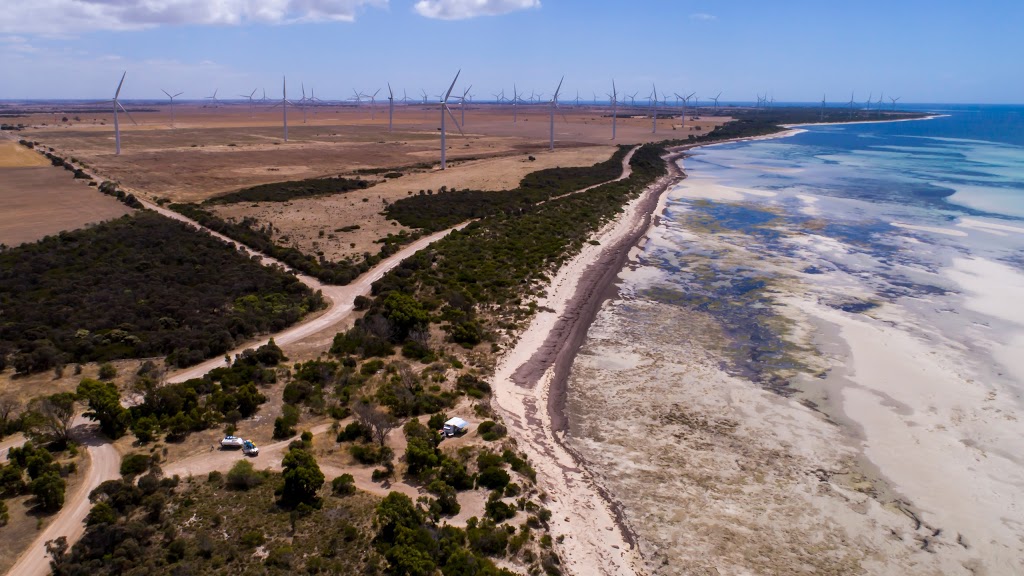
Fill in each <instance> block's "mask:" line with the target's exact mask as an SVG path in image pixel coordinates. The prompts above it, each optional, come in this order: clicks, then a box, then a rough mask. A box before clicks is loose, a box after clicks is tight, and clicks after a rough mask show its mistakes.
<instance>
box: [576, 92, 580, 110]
mask: <svg viewBox="0 0 1024 576" xmlns="http://www.w3.org/2000/svg"><path fill="white" fill-rule="evenodd" d="M576 107H577V108H579V107H580V91H579V90H577V91H576Z"/></svg>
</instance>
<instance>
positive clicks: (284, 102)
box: [271, 76, 295, 142]
mask: <svg viewBox="0 0 1024 576" xmlns="http://www.w3.org/2000/svg"><path fill="white" fill-rule="evenodd" d="M289 104H291V105H292V106H294V105H295V104H292V102H291V101H290V100H288V82H287V79H286V78H285V77H284V76H282V77H281V101H280V102H278V103H277V104H274V105H273V106H271V108H277V107H278V106H280V107H281V114H282V117H283V119H284V141H285V142H287V141H288V105H289Z"/></svg>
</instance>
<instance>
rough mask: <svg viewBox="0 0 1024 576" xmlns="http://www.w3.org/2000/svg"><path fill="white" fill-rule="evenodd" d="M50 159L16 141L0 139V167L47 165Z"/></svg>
mask: <svg viewBox="0 0 1024 576" xmlns="http://www.w3.org/2000/svg"><path fill="white" fill-rule="evenodd" d="M49 165H50V161H49V160H47V159H46V158H45V157H43V156H42V155H41V154H37V153H36V152H34V151H32V150H29V149H28V148H25V147H24V146H22V145H21V144H18V143H17V142H13V141H9V140H0V168H24V167H31V166H49Z"/></svg>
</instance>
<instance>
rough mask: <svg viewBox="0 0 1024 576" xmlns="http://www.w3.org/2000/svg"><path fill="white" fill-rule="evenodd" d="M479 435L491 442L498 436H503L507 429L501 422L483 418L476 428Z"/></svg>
mask: <svg viewBox="0 0 1024 576" xmlns="http://www.w3.org/2000/svg"><path fill="white" fill-rule="evenodd" d="M477 432H479V434H480V437H481V438H483V439H484V440H487V441H488V442H493V441H495V440H498V439H499V438H504V437H505V434H506V432H507V430H506V429H505V427H504V426H502V425H501V424H498V423H497V422H494V421H493V420H485V421H483V422H481V423H480V426H479V427H478V428H477Z"/></svg>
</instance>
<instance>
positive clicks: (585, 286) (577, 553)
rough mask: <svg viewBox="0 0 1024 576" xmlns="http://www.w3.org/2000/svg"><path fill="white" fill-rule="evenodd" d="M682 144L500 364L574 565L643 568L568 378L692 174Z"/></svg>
mask: <svg viewBox="0 0 1024 576" xmlns="http://www.w3.org/2000/svg"><path fill="white" fill-rule="evenodd" d="M684 151H685V148H683V147H678V148H673V149H672V150H670V151H669V153H668V154H666V155H664V156H663V157H662V158H663V159H664V161H665V162H666V165H667V170H668V173H667V174H666V175H664V176H662V177H661V178H659V179H658V180H657V181H655V182H654V183H653V184H651V185H650V186H648V187H647V189H646V190H644V192H643V193H642V194H641V195H640V196H639V197H638V198H636V199H634V200H632V201H630V202H629V203H628V204H627V205H626V207H625V212H624V214H622V215H621V216H620V217H619V218H617V219H616V220H614V221H612V222H609V223H608V224H606V225H605V227H604V228H602V229H601V230H600V231H599V232H598V233H597V236H596V237H597V238H598V241H599V242H600V244H599V245H597V246H594V245H587V246H585V247H584V248H583V250H582V251H581V252H580V253H579V254H577V255H576V256H575V257H574V258H572V259H571V260H570V261H569V262H568V263H566V264H565V265H563V266H562V268H561V269H560V270H559V272H558V274H557V275H556V276H555V278H553V279H552V282H551V284H550V286H549V289H548V292H547V295H546V296H545V297H543V298H542V299H541V301H540V302H538V304H539V305H540V306H541V312H539V313H538V314H537V315H536V316H535V317H534V319H533V320H532V321H531V323H530V325H529V327H528V328H527V329H526V330H525V331H523V332H522V333H521V334H520V335H519V337H518V339H517V340H515V341H514V345H513V346H511V347H510V348H509V349H507V350H506V353H505V354H504V355H502V357H501V358H500V359H499V362H498V364H497V366H496V368H495V374H494V380H495V393H494V397H493V401H494V403H495V407H496V408H497V410H498V411H499V413H500V414H501V415H502V416H503V418H504V419H505V421H506V424H507V425H508V426H509V430H510V433H511V434H512V436H513V437H514V438H515V439H516V440H517V443H518V445H519V449H521V450H524V451H525V452H527V454H528V455H529V457H530V461H531V463H532V464H533V465H534V467H535V468H536V470H537V473H538V476H539V477H540V478H542V479H543V486H544V489H545V490H547V491H548V494H550V495H551V496H552V498H551V499H550V500H549V502H548V503H549V505H550V508H551V510H552V525H551V531H552V534H553V535H554V536H556V537H559V538H561V539H564V542H563V543H561V544H560V545H559V546H558V550H559V554H560V555H561V556H562V559H563V566H565V567H566V568H567V570H568V571H569V572H570V573H576V574H623V575H625V574H638V573H643V572H644V568H643V566H644V558H643V556H642V554H641V553H640V549H639V542H638V539H637V536H636V534H635V533H634V531H633V529H632V528H631V527H630V526H629V524H628V523H627V522H626V519H625V512H624V511H623V509H622V506H621V505H620V504H619V503H618V502H617V501H616V499H615V498H614V497H612V495H611V494H610V493H609V492H608V491H607V490H606V489H605V488H604V486H603V485H602V484H601V482H599V481H597V479H596V478H594V476H593V475H592V473H591V472H590V470H589V469H588V467H587V462H586V460H585V459H584V458H583V457H582V456H581V455H580V454H578V453H577V452H576V450H574V449H573V448H572V447H571V446H569V445H568V443H567V442H565V440H564V436H565V433H566V430H567V418H566V416H565V404H566V395H567V392H568V376H569V373H570V371H571V369H572V366H573V363H574V362H575V359H576V354H577V353H578V351H579V348H580V347H581V346H582V344H583V343H584V341H585V340H586V337H587V332H588V330H589V328H590V326H591V324H592V323H593V321H594V319H595V318H596V316H597V314H598V312H599V311H600V310H601V307H602V305H603V304H604V303H605V302H606V301H607V300H608V299H609V298H612V297H614V296H615V294H616V293H617V288H616V285H615V279H616V278H617V277H618V275H619V273H620V271H621V270H622V268H623V267H624V266H625V264H626V262H627V261H628V259H629V257H630V255H631V254H632V253H633V250H634V249H635V247H636V245H637V244H638V243H639V242H640V241H641V239H643V238H644V237H646V236H647V234H648V233H649V231H650V229H651V226H652V225H655V224H656V223H657V220H656V219H657V218H659V217H660V213H656V212H658V208H659V207H662V206H664V200H665V197H666V195H667V193H668V191H669V190H670V189H671V187H672V185H674V184H675V183H677V182H678V181H679V180H680V179H681V178H682V177H684V176H685V175H684V174H683V173H682V170H680V169H679V167H678V165H677V164H676V162H675V161H676V160H678V159H679V158H681V157H682V156H683V155H684Z"/></svg>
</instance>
